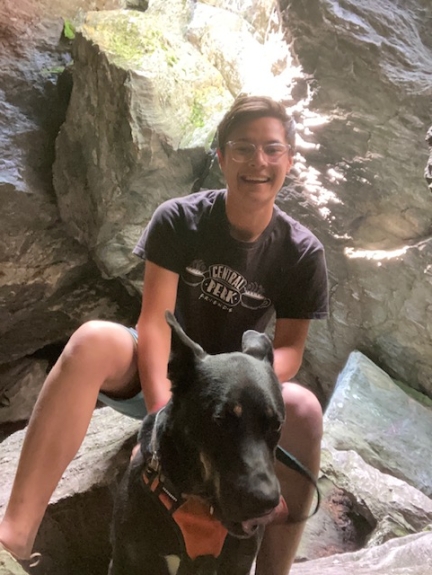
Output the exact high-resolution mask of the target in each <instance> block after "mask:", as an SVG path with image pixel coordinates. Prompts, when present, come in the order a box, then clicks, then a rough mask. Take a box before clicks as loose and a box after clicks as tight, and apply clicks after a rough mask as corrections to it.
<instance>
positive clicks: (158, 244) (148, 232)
mask: <svg viewBox="0 0 432 575" xmlns="http://www.w3.org/2000/svg"><path fill="white" fill-rule="evenodd" d="M180 216H181V214H180V207H179V205H178V204H177V202H176V201H175V200H168V201H167V202H164V203H163V204H161V205H160V206H159V207H158V208H157V209H156V210H155V212H154V213H153V216H152V218H151V220H150V222H149V224H148V225H147V227H146V228H145V230H144V232H143V234H142V235H141V238H140V239H139V241H138V243H137V245H136V246H135V248H134V250H133V253H134V254H135V255H137V256H139V257H140V258H142V259H145V260H149V261H151V262H153V263H155V264H157V265H158V266H160V267H163V268H165V269H167V270H170V271H173V272H175V273H180V272H181V270H182V266H183V263H184V253H183V249H182V246H184V245H185V242H184V229H183V228H184V226H182V220H181V217H180Z"/></svg>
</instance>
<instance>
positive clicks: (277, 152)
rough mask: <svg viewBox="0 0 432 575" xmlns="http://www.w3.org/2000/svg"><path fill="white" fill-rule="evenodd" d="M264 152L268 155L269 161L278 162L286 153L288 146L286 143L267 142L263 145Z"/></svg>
mask: <svg viewBox="0 0 432 575" xmlns="http://www.w3.org/2000/svg"><path fill="white" fill-rule="evenodd" d="M263 150H264V154H265V155H266V156H267V159H268V160H269V162H271V161H273V162H277V160H279V158H280V157H281V156H282V155H283V154H285V152H286V151H287V147H286V146H285V145H284V144H276V143H275V144H267V145H266V146H264V147H263Z"/></svg>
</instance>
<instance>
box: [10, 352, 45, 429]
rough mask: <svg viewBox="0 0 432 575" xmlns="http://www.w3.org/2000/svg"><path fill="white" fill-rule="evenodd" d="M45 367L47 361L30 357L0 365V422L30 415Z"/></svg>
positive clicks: (17, 419)
mask: <svg viewBox="0 0 432 575" xmlns="http://www.w3.org/2000/svg"><path fill="white" fill-rule="evenodd" d="M47 367H48V362H47V361H44V360H33V359H30V358H25V359H20V360H18V361H16V362H14V363H13V364H4V365H2V366H0V424H1V423H6V422H12V421H24V420H27V419H28V418H29V417H30V414H31V412H32V410H33V406H34V404H35V403H36V399H37V396H38V395H39V391H40V389H41V387H42V384H43V382H44V380H45V377H46V374H47Z"/></svg>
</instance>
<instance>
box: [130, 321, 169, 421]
mask: <svg viewBox="0 0 432 575" xmlns="http://www.w3.org/2000/svg"><path fill="white" fill-rule="evenodd" d="M170 335H171V332H170V330H169V327H168V325H166V326H149V325H141V326H140V323H139V322H138V371H139V375H140V381H141V388H142V391H143V395H144V400H145V404H146V407H147V411H148V412H149V413H152V412H154V411H157V410H158V409H160V408H161V407H163V406H164V405H165V404H166V403H167V402H168V400H169V399H170V397H171V392H170V381H169V380H168V378H167V365H168V358H169V352H170V350H169V342H170Z"/></svg>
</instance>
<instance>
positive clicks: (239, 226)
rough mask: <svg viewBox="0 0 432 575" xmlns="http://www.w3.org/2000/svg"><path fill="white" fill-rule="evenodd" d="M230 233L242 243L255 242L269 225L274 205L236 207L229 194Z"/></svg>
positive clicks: (227, 213)
mask: <svg viewBox="0 0 432 575" xmlns="http://www.w3.org/2000/svg"><path fill="white" fill-rule="evenodd" d="M225 209H226V215H227V218H228V222H229V226H230V233H231V236H232V237H233V238H235V239H236V240H240V241H242V242H254V241H255V240H257V239H258V238H259V236H260V235H261V234H262V233H263V231H264V230H265V229H266V227H267V226H268V225H269V223H270V221H271V218H272V215H273V204H270V205H264V206H252V207H250V206H246V205H243V204H242V205H240V206H238V205H236V204H235V203H234V202H233V201H230V198H229V194H228V196H227V199H226V204H225Z"/></svg>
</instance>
